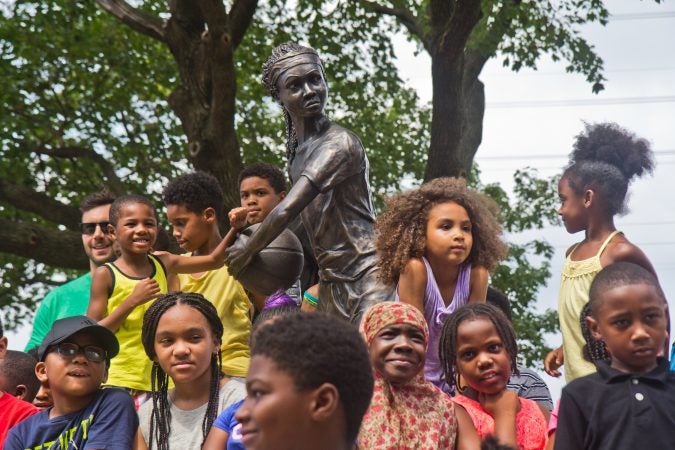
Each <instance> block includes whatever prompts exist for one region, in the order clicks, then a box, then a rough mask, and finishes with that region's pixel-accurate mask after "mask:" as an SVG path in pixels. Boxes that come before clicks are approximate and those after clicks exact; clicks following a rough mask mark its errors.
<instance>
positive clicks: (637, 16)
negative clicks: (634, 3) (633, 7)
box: [609, 11, 675, 21]
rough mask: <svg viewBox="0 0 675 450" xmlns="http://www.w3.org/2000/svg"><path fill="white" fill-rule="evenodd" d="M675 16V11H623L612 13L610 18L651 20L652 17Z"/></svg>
mask: <svg viewBox="0 0 675 450" xmlns="http://www.w3.org/2000/svg"><path fill="white" fill-rule="evenodd" d="M671 17H675V11H661V12H652V13H623V14H610V16H609V20H610V21H611V20H650V19H669V18H671Z"/></svg>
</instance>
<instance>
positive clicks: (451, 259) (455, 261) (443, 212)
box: [424, 202, 473, 267]
mask: <svg viewBox="0 0 675 450" xmlns="http://www.w3.org/2000/svg"><path fill="white" fill-rule="evenodd" d="M472 245H473V235H472V234H471V218H470V217H469V214H468V213H467V212H466V209H464V207H463V206H461V205H458V204H457V203H455V202H445V203H439V204H438V205H435V206H434V207H432V208H431V209H430V210H429V215H428V219H427V230H426V247H425V252H424V256H425V257H426V258H427V259H428V260H429V262H430V263H431V264H432V266H440V267H443V266H445V265H447V264H451V265H456V266H458V265H460V264H462V263H463V262H464V261H466V260H467V258H468V257H469V254H470V253H471V246H472Z"/></svg>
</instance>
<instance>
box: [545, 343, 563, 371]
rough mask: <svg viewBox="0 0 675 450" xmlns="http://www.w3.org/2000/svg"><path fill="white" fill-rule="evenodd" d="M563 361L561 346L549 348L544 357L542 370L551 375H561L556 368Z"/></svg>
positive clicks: (560, 365)
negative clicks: (553, 348)
mask: <svg viewBox="0 0 675 450" xmlns="http://www.w3.org/2000/svg"><path fill="white" fill-rule="evenodd" d="M564 363H565V354H564V353H563V346H562V345H561V346H560V347H558V348H556V349H555V350H551V351H550V352H548V355H546V358H544V370H545V371H546V373H547V374H549V375H550V376H552V377H559V376H560V375H562V374H561V373H560V371H559V370H558V369H560V368H561V367H562V365H563V364H564Z"/></svg>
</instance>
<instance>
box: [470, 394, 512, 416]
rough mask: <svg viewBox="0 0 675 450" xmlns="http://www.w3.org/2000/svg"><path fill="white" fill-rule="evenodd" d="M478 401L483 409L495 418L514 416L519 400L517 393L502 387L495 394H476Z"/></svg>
mask: <svg viewBox="0 0 675 450" xmlns="http://www.w3.org/2000/svg"><path fill="white" fill-rule="evenodd" d="M478 401H479V402H480V404H481V406H482V407H483V409H484V410H485V411H487V412H488V413H489V414H490V415H491V416H492V417H493V418H495V420H496V419H497V417H516V414H517V413H518V409H520V402H519V401H518V394H516V393H515V392H513V391H509V390H507V389H504V390H503V391H501V392H498V393H497V394H484V393H482V392H481V393H479V394H478Z"/></svg>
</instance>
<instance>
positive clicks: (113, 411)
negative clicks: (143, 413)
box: [4, 316, 138, 450]
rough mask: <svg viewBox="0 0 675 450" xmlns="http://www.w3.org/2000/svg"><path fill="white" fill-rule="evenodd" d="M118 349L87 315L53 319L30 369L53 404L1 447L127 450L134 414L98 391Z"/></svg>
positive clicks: (115, 393)
mask: <svg viewBox="0 0 675 450" xmlns="http://www.w3.org/2000/svg"><path fill="white" fill-rule="evenodd" d="M118 351H119V344H118V342H117V339H116V338H115V335H114V334H113V333H112V331H110V330H108V329H107V328H105V327H103V326H100V325H98V324H97V323H96V321H94V320H92V319H90V318H88V317H85V316H75V317H69V318H66V319H60V320H57V321H55V322H54V325H53V326H52V328H51V330H50V331H49V333H48V334H47V335H46V336H45V338H44V340H43V341H42V344H41V345H40V347H39V349H38V358H39V361H40V362H38V363H37V365H36V367H35V373H36V374H37V376H38V378H39V379H40V381H41V382H47V383H49V388H50V389H51V394H52V398H53V401H54V406H52V407H51V408H49V409H46V410H44V411H42V412H40V413H38V414H36V415H34V416H32V417H30V418H28V419H26V420H24V421H23V422H20V423H19V424H18V425H16V426H15V427H14V428H12V429H11V430H10V431H9V434H8V436H7V440H6V441H5V446H4V449H5V450H24V449H29V448H30V449H32V448H50V447H53V448H60V449H66V448H77V449H115V450H116V449H119V450H128V449H130V448H132V446H133V437H134V435H135V434H136V429H137V428H138V416H137V415H136V411H135V409H134V402H133V400H132V398H131V396H130V395H129V394H128V393H126V392H125V391H124V390H122V389H117V388H108V389H101V383H103V382H105V380H106V378H107V375H108V366H109V364H110V359H111V358H113V357H114V356H115V355H116V354H117V352H118Z"/></svg>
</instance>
